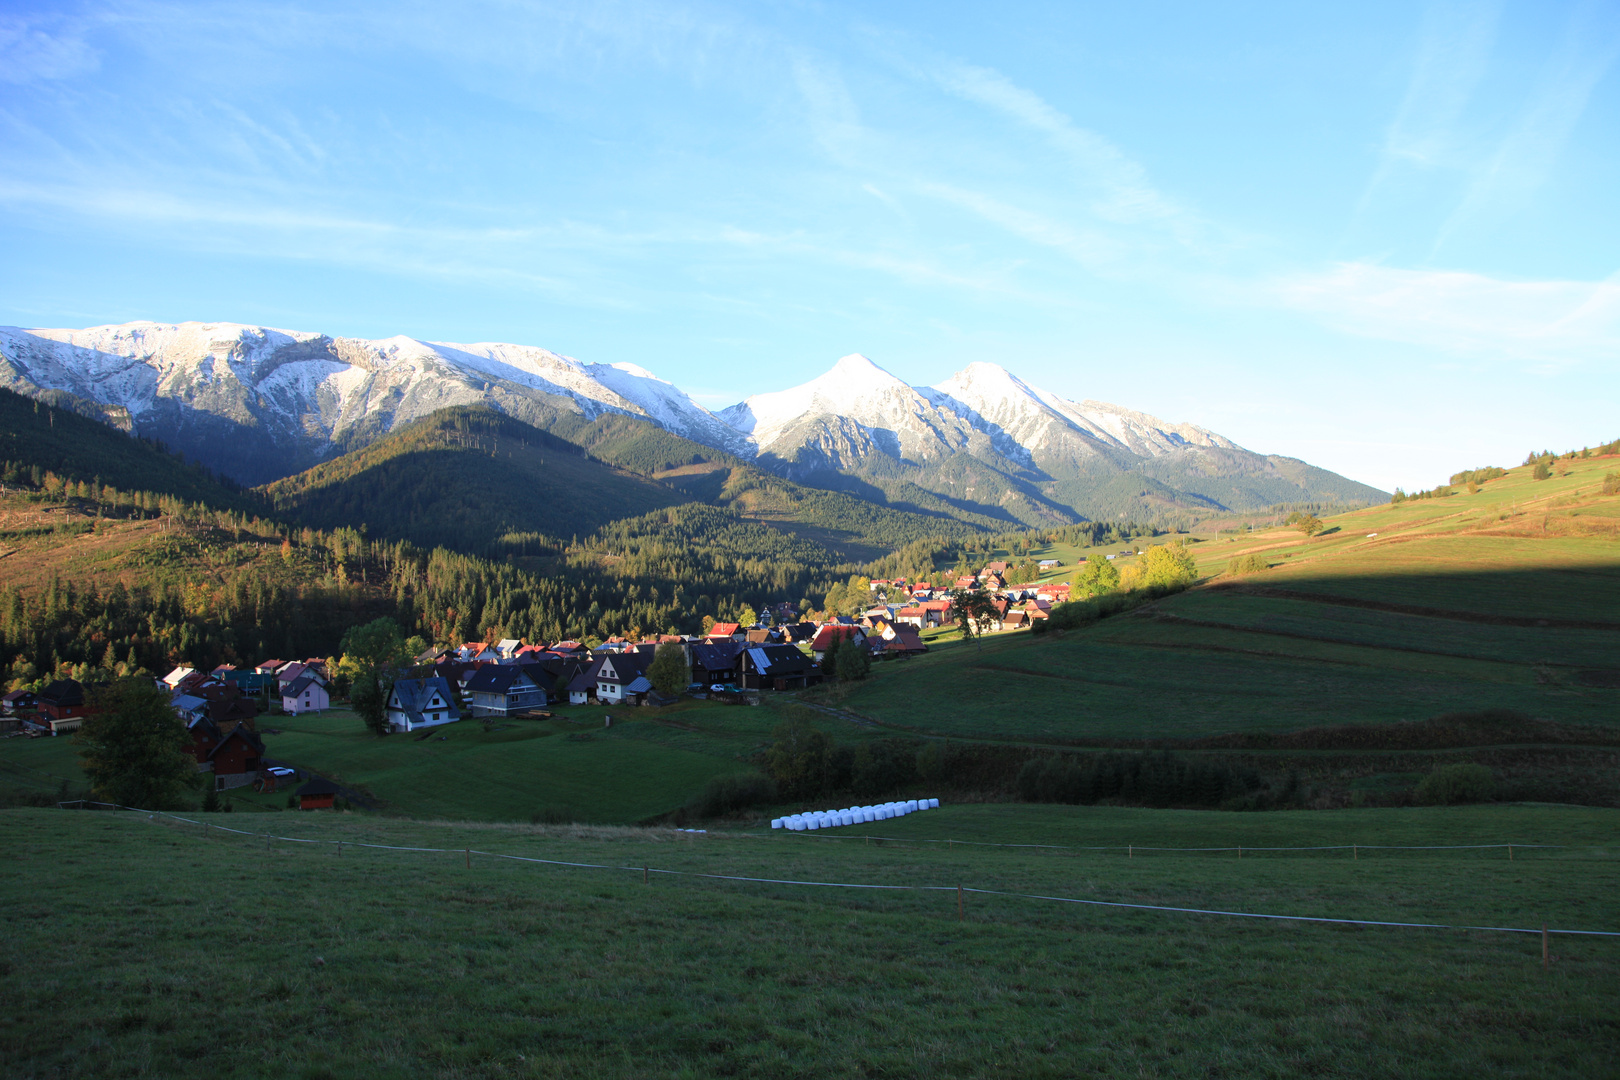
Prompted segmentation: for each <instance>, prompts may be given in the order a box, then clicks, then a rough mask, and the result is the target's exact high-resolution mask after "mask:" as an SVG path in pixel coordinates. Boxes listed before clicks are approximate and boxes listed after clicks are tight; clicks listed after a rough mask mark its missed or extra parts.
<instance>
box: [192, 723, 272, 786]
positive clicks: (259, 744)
mask: <svg viewBox="0 0 1620 1080" xmlns="http://www.w3.org/2000/svg"><path fill="white" fill-rule="evenodd" d="M201 722H202V723H209V724H211V723H213V721H211V720H204V721H201ZM263 764H264V740H263V739H261V738H259V734H258V732H256V731H250V730H249V729H247V728H245V727H234V728H232V729H231V730H230V731H227V732H225V733H224V734H223V735H221V736H220V738H219V741H218V742H216V743H215V744H214V746H213V749H211V750H209V751H208V758H207V766H208V767H209V768H211V769H212V771H213V773H214V787H215V788H217V789H219V790H221V791H224V790H226V789H228V788H233V787H242V786H244V785H247V784H251V783H253V781H254V780H257V779H258V777H259V769H260V768H261V767H262V765H263Z"/></svg>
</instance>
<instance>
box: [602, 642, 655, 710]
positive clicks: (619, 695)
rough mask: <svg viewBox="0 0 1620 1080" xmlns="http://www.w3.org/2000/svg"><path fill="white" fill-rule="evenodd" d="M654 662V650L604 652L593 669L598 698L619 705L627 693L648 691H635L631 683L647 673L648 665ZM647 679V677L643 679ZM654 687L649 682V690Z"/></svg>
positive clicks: (606, 702)
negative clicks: (618, 652)
mask: <svg viewBox="0 0 1620 1080" xmlns="http://www.w3.org/2000/svg"><path fill="white" fill-rule="evenodd" d="M651 663H652V652H651V651H650V650H649V651H647V652H639V651H638V652H627V653H620V654H619V655H617V656H615V655H613V654H612V653H607V654H604V655H603V656H602V657H600V658H599V659H598V660H597V661H596V666H595V668H594V670H593V671H592V678H593V679H594V680H595V682H596V700H597V701H600V702H602V703H603V704H612V705H617V704H618V703H619V702H621V701H624V700H625V698H626V696H627V695H633V694H636V693H638V692H639V693H643V694H644V693H646V690H641V691H634V690H631V689H630V684H631V683H633V682H635V681H636V680H637V679H639V678H643V676H645V675H646V674H647V666H648V665H649V664H651ZM643 681H645V679H643ZM650 689H652V686H651V684H648V686H647V690H650Z"/></svg>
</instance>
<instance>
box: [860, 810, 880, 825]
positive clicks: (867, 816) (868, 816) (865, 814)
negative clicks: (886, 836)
mask: <svg viewBox="0 0 1620 1080" xmlns="http://www.w3.org/2000/svg"><path fill="white" fill-rule="evenodd" d="M861 820H862V821H863V822H866V821H876V820H877V815H876V814H874V813H872V808H871V807H870V806H863V807H861Z"/></svg>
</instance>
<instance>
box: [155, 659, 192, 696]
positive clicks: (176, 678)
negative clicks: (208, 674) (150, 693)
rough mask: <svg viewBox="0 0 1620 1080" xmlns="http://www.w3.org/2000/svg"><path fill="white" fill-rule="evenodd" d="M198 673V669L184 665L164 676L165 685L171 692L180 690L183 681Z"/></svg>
mask: <svg viewBox="0 0 1620 1080" xmlns="http://www.w3.org/2000/svg"><path fill="white" fill-rule="evenodd" d="M196 673H197V669H196V668H192V667H187V666H185V665H184V664H181V665H180V666H179V667H177V668H175V669H174V670H173V671H171V672H169V673H168V674H167V675H165V676H163V685H164V686H167V687H168V688H169V689H170V690H176V689H178V688H179V686H180V683H181V682H182V681H184V680H185V679H186V678H187V677H188V676H190V675H195V674H196Z"/></svg>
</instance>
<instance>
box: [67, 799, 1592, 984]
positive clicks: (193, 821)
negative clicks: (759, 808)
mask: <svg viewBox="0 0 1620 1080" xmlns="http://www.w3.org/2000/svg"><path fill="white" fill-rule="evenodd" d="M60 805H61V806H63V807H64V808H65V807H67V806H70V805H79V806H102V807H107V808H108V809H112V810H124V811H129V812H130V813H133V814H145V815H147V820H148V821H149V822H156V821H157V820H158V818H160V817H161V818H164V819H167V820H169V821H178V822H182V823H184V824H187V825H196V826H199V827H201V828H205V829H213V830H217V831H219V832H225V833H231V834H233V835H236V836H246V837H251V838H254V839H262V840H265V841H266V842H281V843H288V844H308V845H316V846H326V847H333V846H335V847H336V848H337V851H338V853H339V854H340V855H341V854H342V851H343V848H345V847H351V848H362V849H371V850H377V851H404V852H415V853H424V854H438V855H462V856H464V857H465V858H466V860H467V865H468V867H469V868H470V867H471V865H472V857H473V856H474V855H477V856H479V857H480V858H485V859H501V860H507V861H511V862H520V863H532V864H536V865H541V866H561V867H569V868H571V869H579V870H608V871H614V872H625V873H639V874H641V875H642V880H643V881H646V880H649V879H650V878H651V876H652V875H654V874H657V875H659V876H661V877H671V878H695V879H700V880H709V881H734V882H743V883H753V884H761V885H788V886H800V887H806V888H817V889H851V890H866V891H884V892H932V893H939V892H945V893H950V892H954V893H956V895H957V916H958V918H961V917H962V897H963V896H964V894H971V895H978V896H998V897H1004V898H1008V899H1019V900H1039V901H1046V902H1051V903H1058V904H1075V905H1082V906H1087V907H1103V908H1116V909H1125V910H1131V911H1156V912H1165V913H1173V914H1184V915H1213V916H1219V917H1222V918H1232V919H1262V920H1267V921H1271V922H1301V923H1326V924H1334V925H1340V926H1369V927H1385V928H1391V929H1402V930H1473V931H1486V932H1491V933H1501V934H1540V935H1541V937H1542V940H1543V943H1545V941H1546V939H1547V937H1548V935H1551V934H1562V935H1566V936H1579V937H1600V938H1614V937H1620V930H1575V929H1568V928H1555V927H1549V926H1542V927H1540V928H1536V927H1521V926H1479V925H1472V924H1467V923H1438V922H1396V921H1391V920H1386V919H1344V918H1330V917H1326V916H1320V915H1277V914H1271V913H1261V912H1253V911H1224V910H1220V909H1216V908H1192V907H1174V906H1170V905H1167V904H1136V903H1128V902H1125V901H1118V900H1087V899H1084V898H1081V897H1074V896H1049V895H1046V894H1043V893H1026V892H1014V891H1009V890H1003V889H984V888H977V887H974V886H967V885H960V884H958V885H895V884H887V883H877V884H871V883H865V884H863V883H858V882H848V881H806V880H800V879H797V878H768V877H752V876H748V875H744V874H711V873H704V872H703V871H699V870H669V869H664V868H660V867H654V866H648V865H642V866H628V865H622V864H616V863H588V862H570V861H568V860H565V859H542V858H538V857H536V856H532V855H511V854H507V853H505V852H499V851H483V850H481V849H478V848H473V847H463V848H442V847H414V846H409V845H401V844H373V843H366V842H363V841H357V840H325V839H311V838H309V837H303V836H281V835H278V834H276V833H268V832H255V831H253V830H251V829H233V828H231V827H230V826H228V825H216V824H214V823H213V822H211V821H201V820H199V819H197V818H189V817H182V816H181V815H179V814H174V813H170V812H168V811H164V810H144V809H141V808H140V807H134V806H121V805H119V804H117V803H104V802H94V801H92V800H88V799H86V800H75V801H74V802H73V803H62V804H60ZM995 846H1003V845H995ZM1005 846H1039V845H1005ZM1462 846H1464V847H1477V846H1480V845H1462ZM1544 846H1549V847H1552V846H1559V845H1544ZM1158 850H1163V851H1178V850H1190V851H1204V850H1209V849H1205V848H1186V849H1181V848H1161V849H1158ZM1286 850H1295V849H1286ZM1306 850H1315V849H1306ZM1543 953H1544V957H1545V944H1544V945H1543Z"/></svg>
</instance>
